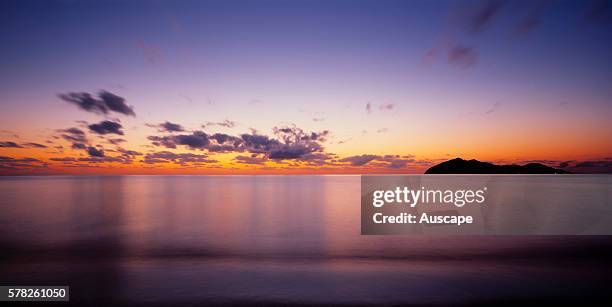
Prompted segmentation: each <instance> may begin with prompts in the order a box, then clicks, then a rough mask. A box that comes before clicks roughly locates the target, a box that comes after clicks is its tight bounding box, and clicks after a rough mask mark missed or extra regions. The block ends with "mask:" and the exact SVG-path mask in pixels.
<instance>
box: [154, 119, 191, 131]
mask: <svg viewBox="0 0 612 307" xmlns="http://www.w3.org/2000/svg"><path fill="white" fill-rule="evenodd" d="M147 126H149V127H152V128H157V130H158V131H159V132H183V131H185V128H183V126H181V125H179V124H175V123H171V122H169V121H166V122H163V123H161V124H157V125H154V124H147Z"/></svg>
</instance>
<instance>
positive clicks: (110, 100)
mask: <svg viewBox="0 0 612 307" xmlns="http://www.w3.org/2000/svg"><path fill="white" fill-rule="evenodd" d="M59 97H60V98H61V99H62V100H64V101H67V102H69V103H72V104H74V105H76V106H77V107H78V108H80V109H81V110H84V111H87V112H91V113H95V114H100V115H107V114H109V112H116V113H121V114H124V115H129V116H136V113H134V108H133V107H131V106H128V105H127V104H126V103H125V99H124V98H122V97H120V96H117V95H115V94H113V93H111V92H107V91H104V90H103V91H100V93H98V98H95V97H93V96H92V95H91V94H89V93H68V94H60V95H59Z"/></svg>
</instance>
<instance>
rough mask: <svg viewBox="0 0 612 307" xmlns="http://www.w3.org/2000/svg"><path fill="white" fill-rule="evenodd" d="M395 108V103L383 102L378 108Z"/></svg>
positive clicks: (383, 109) (382, 109) (387, 109)
mask: <svg viewBox="0 0 612 307" xmlns="http://www.w3.org/2000/svg"><path fill="white" fill-rule="evenodd" d="M393 108H395V104H393V103H383V104H381V105H380V106H379V107H378V109H379V110H381V111H385V110H386V111H389V110H393Z"/></svg>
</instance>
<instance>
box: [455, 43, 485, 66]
mask: <svg viewBox="0 0 612 307" xmlns="http://www.w3.org/2000/svg"><path fill="white" fill-rule="evenodd" d="M448 62H449V63H450V64H451V65H453V66H455V67H457V68H462V69H466V68H470V67H472V66H474V65H476V63H478V52H477V51H476V49H475V48H473V47H467V46H455V47H453V48H452V49H451V50H450V51H449V52H448Z"/></svg>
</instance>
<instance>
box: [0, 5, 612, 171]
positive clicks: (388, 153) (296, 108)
mask: <svg viewBox="0 0 612 307" xmlns="http://www.w3.org/2000/svg"><path fill="white" fill-rule="evenodd" d="M0 40H1V41H2V44H0V107H1V110H2V111H1V112H0V174H363V173H422V172H424V171H425V170H426V169H427V168H428V167H430V166H432V165H434V164H436V163H439V162H442V161H445V160H448V159H452V158H455V157H462V158H465V159H477V160H481V161H488V162H492V163H519V164H521V163H527V162H534V161H535V162H540V163H544V164H547V165H550V166H554V167H560V168H564V169H568V170H574V171H579V172H611V171H612V134H611V132H612V121H611V120H610V118H612V107H611V106H612V57H611V56H610V55H611V54H612V5H611V2H610V1H600V0H596V1H554V0H551V1H503V0H500V1H448V2H446V1H386V0H383V1H337V0H332V1H67V0H66V1H2V2H1V3H0Z"/></svg>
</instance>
